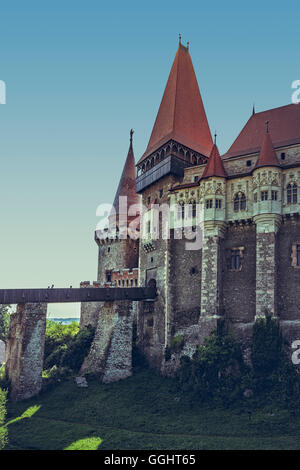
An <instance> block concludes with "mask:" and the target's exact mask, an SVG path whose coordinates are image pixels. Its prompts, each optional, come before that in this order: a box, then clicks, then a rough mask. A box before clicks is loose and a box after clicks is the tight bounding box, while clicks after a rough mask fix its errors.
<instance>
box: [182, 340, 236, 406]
mask: <svg viewBox="0 0 300 470" xmlns="http://www.w3.org/2000/svg"><path fill="white" fill-rule="evenodd" d="M244 369H245V366H244V363H243V358H242V352H241V349H240V346H239V344H238V343H237V342H236V341H235V340H234V339H233V338H232V337H231V336H230V335H228V334H225V333H223V332H217V331H214V332H212V333H211V334H210V336H209V337H208V338H206V339H205V341H204V344H203V345H202V346H198V349H197V351H196V353H195V354H194V356H193V358H192V359H191V358H189V357H187V356H183V357H182V358H181V367H180V369H179V371H178V373H177V380H178V383H179V385H180V387H181V388H182V390H183V391H184V392H187V393H189V394H191V397H192V399H193V400H194V399H195V398H196V399H197V400H198V401H199V399H200V400H201V401H206V400H212V399H215V400H221V401H222V402H223V403H230V402H232V401H233V400H235V399H237V398H238V397H240V396H241V395H242V389H241V386H240V380H241V374H242V372H243V371H244Z"/></svg>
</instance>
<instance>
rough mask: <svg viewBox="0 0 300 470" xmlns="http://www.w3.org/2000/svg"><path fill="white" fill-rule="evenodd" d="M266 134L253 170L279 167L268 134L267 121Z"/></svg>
mask: <svg viewBox="0 0 300 470" xmlns="http://www.w3.org/2000/svg"><path fill="white" fill-rule="evenodd" d="M265 125H266V132H265V136H264V140H263V144H262V147H261V150H260V154H259V157H258V159H257V162H256V165H255V168H254V169H256V168H262V167H264V166H280V164H279V162H278V160H277V157H276V153H275V150H274V147H273V143H272V139H271V136H270V132H269V121H266V123H265Z"/></svg>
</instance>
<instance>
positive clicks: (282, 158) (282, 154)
mask: <svg viewBox="0 0 300 470" xmlns="http://www.w3.org/2000/svg"><path fill="white" fill-rule="evenodd" d="M280 156H281V160H285V153H284V152H282V153H281V155H280Z"/></svg>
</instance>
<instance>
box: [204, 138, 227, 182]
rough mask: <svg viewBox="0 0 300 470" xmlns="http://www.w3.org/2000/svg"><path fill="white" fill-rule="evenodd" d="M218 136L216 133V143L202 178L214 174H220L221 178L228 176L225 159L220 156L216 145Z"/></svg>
mask: <svg viewBox="0 0 300 470" xmlns="http://www.w3.org/2000/svg"><path fill="white" fill-rule="evenodd" d="M216 137H217V134H215V143H214V145H213V148H212V150H211V152H210V156H209V159H208V162H207V163H206V166H205V168H204V172H203V175H202V176H201V178H200V179H201V180H203V179H205V178H210V177H212V176H219V177H220V178H226V176H227V175H226V173H225V169H224V165H223V161H222V159H221V157H220V154H219V150H218V147H217V145H216Z"/></svg>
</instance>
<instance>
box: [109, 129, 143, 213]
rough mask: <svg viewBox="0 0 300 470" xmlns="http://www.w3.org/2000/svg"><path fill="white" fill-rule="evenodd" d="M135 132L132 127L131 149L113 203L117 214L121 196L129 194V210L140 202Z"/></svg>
mask: <svg viewBox="0 0 300 470" xmlns="http://www.w3.org/2000/svg"><path fill="white" fill-rule="evenodd" d="M133 133H134V131H133V130H132V129H131V130H130V144H129V150H128V154H127V158H126V161H125V165H124V167H123V172H122V175H121V179H120V182H119V186H118V189H117V192H116V195H115V199H114V203H113V205H114V208H115V210H116V214H117V215H120V207H119V197H120V196H127V210H128V207H129V206H131V205H132V204H138V202H139V196H138V194H137V193H136V170H135V161H134V153H133V146H132V138H133ZM110 221H112V216H110Z"/></svg>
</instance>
